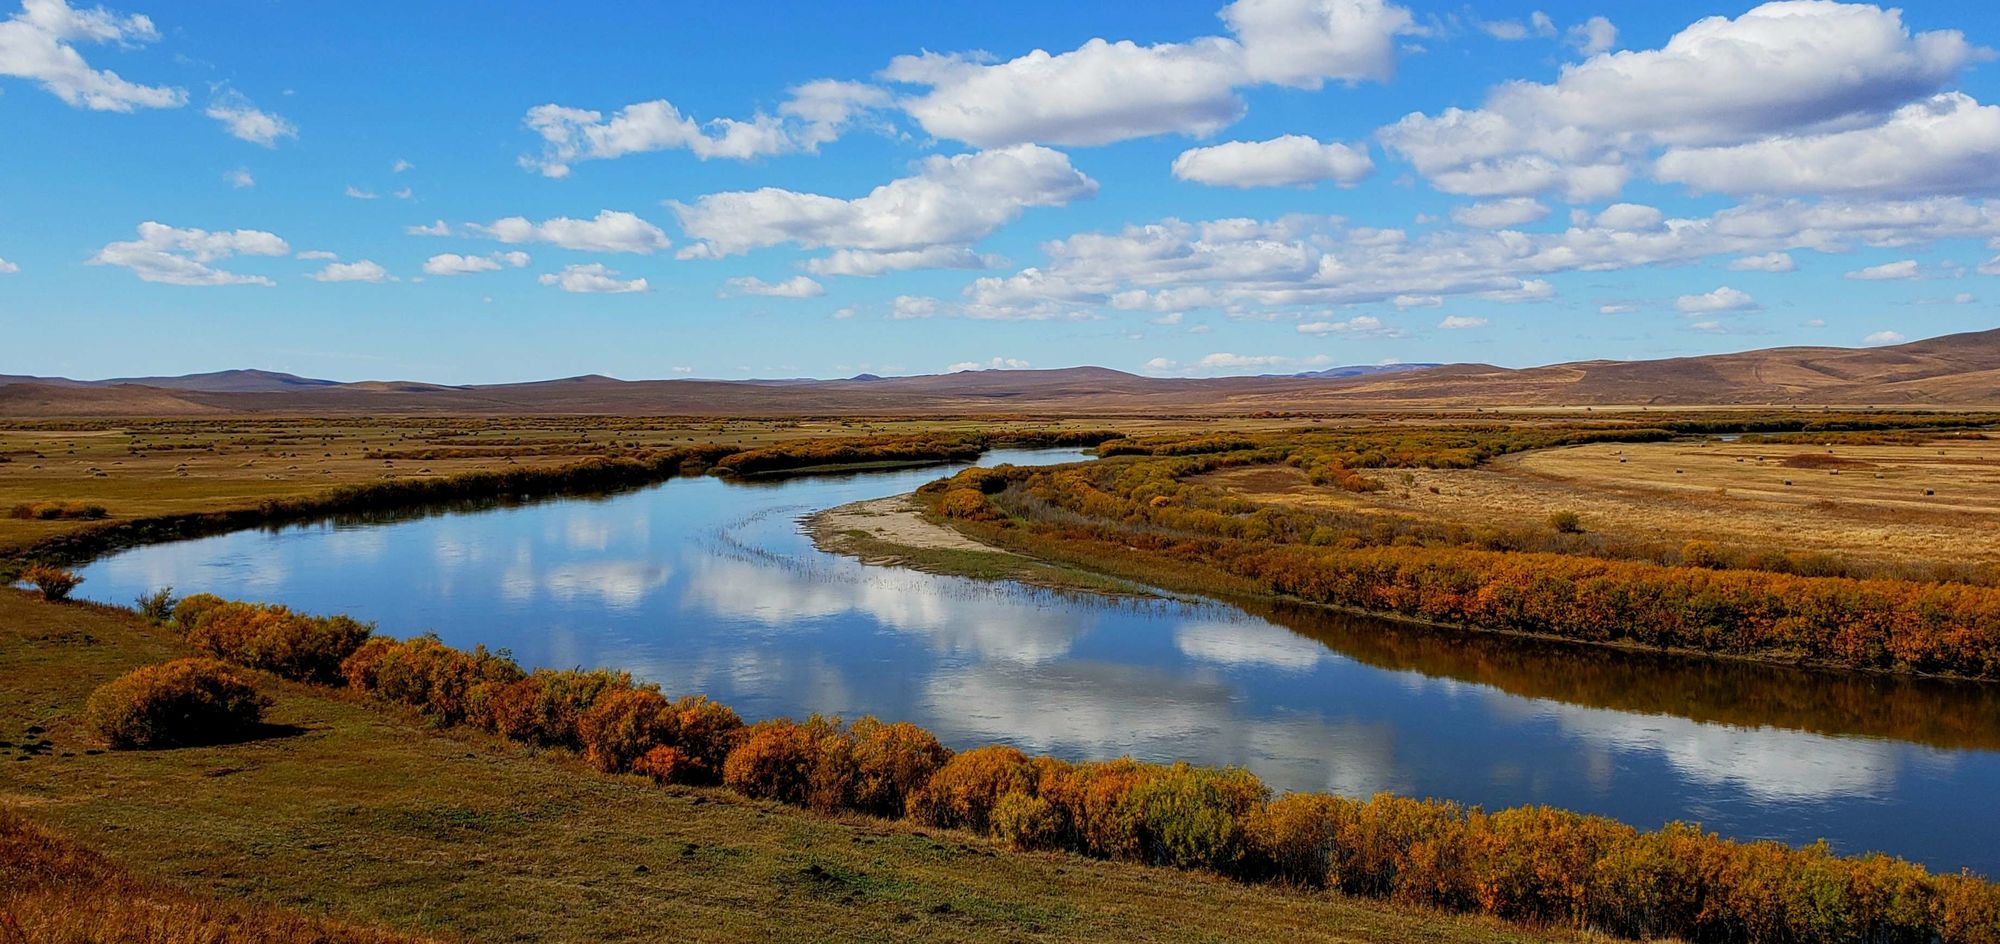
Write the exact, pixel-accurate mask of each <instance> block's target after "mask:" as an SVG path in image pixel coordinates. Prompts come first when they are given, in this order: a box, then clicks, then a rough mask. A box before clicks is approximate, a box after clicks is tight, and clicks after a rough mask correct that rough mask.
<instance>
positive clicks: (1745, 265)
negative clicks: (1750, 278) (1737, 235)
mask: <svg viewBox="0 0 2000 944" xmlns="http://www.w3.org/2000/svg"><path fill="white" fill-rule="evenodd" d="M1797 268H1798V264H1797V263H1795V262H1793V261H1792V257H1791V255H1790V254H1788V253H1782V252H1766V253H1759V254H1757V255H1754V256H1744V257H1742V258H1740V259H1735V260H1732V261H1731V262H1730V263H1729V271H1731V272H1790V271H1793V270H1794V269H1797Z"/></svg>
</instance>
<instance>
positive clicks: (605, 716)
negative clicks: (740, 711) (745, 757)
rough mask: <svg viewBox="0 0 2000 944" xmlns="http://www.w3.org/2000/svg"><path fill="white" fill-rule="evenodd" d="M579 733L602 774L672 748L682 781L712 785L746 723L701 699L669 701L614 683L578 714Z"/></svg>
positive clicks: (647, 688)
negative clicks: (657, 750)
mask: <svg viewBox="0 0 2000 944" xmlns="http://www.w3.org/2000/svg"><path fill="white" fill-rule="evenodd" d="M576 729H577V742H578V746H580V747H581V748H582V750H583V752H584V759H585V760H586V761H588V762H589V763H590V764H591V766H594V767H596V768H597V769H599V770H602V771H605V772H607V773H620V772H623V771H626V770H631V769H635V768H634V765H635V764H636V763H637V762H638V761H639V760H640V759H641V758H643V757H645V756H646V755H647V754H648V753H650V752H651V751H652V750H653V749H654V748H657V747H669V748H673V749H674V750H675V751H676V752H677V753H678V755H679V756H678V759H677V764H678V767H677V771H676V774H675V776H676V777H677V778H679V780H678V782H686V783H714V782H716V781H717V780H718V779H720V777H721V775H722V764H723V759H724V758H726V757H727V756H728V755H729V751H730V750H731V749H732V748H733V747H734V746H735V745H736V741H737V738H738V736H739V735H740V734H741V732H742V730H743V721H742V719H740V718H738V717H737V716H736V712H734V711H732V710H730V709H729V707H728V706H726V705H720V704H717V703H715V702H713V701H710V700H708V699H707V698H706V697H703V696H701V695H690V696H688V697H685V698H681V699H679V700H674V701H670V700H668V699H667V697H666V696H665V695H662V694H660V692H659V690H658V689H656V688H653V687H652V686H650V685H648V686H643V687H636V688H634V687H626V686H619V685H613V686H608V687H607V688H606V689H605V690H604V694H602V695H601V696H600V697H599V698H598V699H597V700H596V701H595V703H594V704H592V705H591V706H590V708H589V709H588V710H587V711H584V712H583V713H582V714H581V715H580V716H579V718H578V720H577V728H576ZM641 772H642V773H643V772H644V771H641Z"/></svg>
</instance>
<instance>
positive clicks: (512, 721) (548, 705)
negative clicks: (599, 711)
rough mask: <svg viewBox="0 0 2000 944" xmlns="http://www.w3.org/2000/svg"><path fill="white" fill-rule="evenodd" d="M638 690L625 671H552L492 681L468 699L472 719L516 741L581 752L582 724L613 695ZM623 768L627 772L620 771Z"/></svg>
mask: <svg viewBox="0 0 2000 944" xmlns="http://www.w3.org/2000/svg"><path fill="white" fill-rule="evenodd" d="M631 687H632V676H631V675H629V674H627V673H624V672H605V671H597V672H577V671H568V672H552V671H549V670H546V669H543V670H540V671H537V672H535V673H534V674H532V675H529V676H527V677H526V678H520V679H514V680H513V681H498V680H495V681H487V682H482V683H480V684H478V685H476V686H474V687H473V689H472V690H471V691H469V692H468V693H467V695H466V700H467V705H466V710H467V713H468V715H469V717H468V719H467V720H469V721H470V722H471V723H473V724H474V725H476V726H478V727H481V728H485V729H486V730H488V731H491V732H493V733H495V734H498V735H500V736H501V737H504V738H507V739H508V740H511V741H523V742H526V743H529V744H535V745H539V746H542V747H567V748H572V749H575V748H579V747H581V746H582V740H581V737H580V735H579V731H578V724H579V721H580V720H581V718H582V717H583V715H584V714H585V713H586V712H588V711H591V710H592V709H593V707H594V706H596V705H597V703H598V700H599V699H600V698H602V697H604V696H605V694H606V693H607V692H611V691H614V690H625V689H630V688H631ZM620 769H622V767H621V768H620Z"/></svg>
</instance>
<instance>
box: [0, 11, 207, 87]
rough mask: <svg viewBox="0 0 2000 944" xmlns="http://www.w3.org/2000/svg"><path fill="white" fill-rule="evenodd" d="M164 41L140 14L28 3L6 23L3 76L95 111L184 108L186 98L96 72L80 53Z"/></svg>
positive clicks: (0, 28) (1, 28) (1, 31)
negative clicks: (83, 46) (86, 48)
mask: <svg viewBox="0 0 2000 944" xmlns="http://www.w3.org/2000/svg"><path fill="white" fill-rule="evenodd" d="M159 38H160V32H159V30H158V29H156V28H154V26H153V21H152V20H151V19H149V18H147V17H145V16H143V15H140V14H131V15H120V14H117V13H113V12H111V11H109V10H106V9H104V8H103V7H96V8H93V9H88V10H79V9H76V8H74V7H72V6H70V5H69V4H68V3H67V2H65V0H23V2H22V4H21V12H19V13H16V14H14V15H13V16H12V17H9V18H7V19H6V20H0V75H5V76H13V77H14V78H18V79H27V80H29V81H32V82H39V83H41V86H42V87H43V88H45V89H47V90H48V91H49V92H50V93H51V94H53V95H55V96H56V97H57V98H60V99H62V100H63V101H65V102H68V103H69V104H71V105H74V106H76V107H79V108H88V109H91V110H93V111H120V112H129V111H132V110H133V109H137V108H178V107H180V106H181V105H184V104H186V103H187V93H186V92H184V91H182V90H180V89H178V88H173V87H171V86H165V85H140V84H138V83H135V82H128V81H126V80H125V79H123V78H120V77H119V76H118V73H116V72H113V71H111V70H109V69H93V68H91V67H90V64H89V63H88V62H85V61H84V58H83V54H82V53H79V52H77V51H76V47H77V45H78V44H80V43H118V44H119V45H123V46H137V45H140V44H143V43H150V42H153V41H154V40H157V39H159Z"/></svg>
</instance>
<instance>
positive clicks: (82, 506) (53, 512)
mask: <svg viewBox="0 0 2000 944" xmlns="http://www.w3.org/2000/svg"><path fill="white" fill-rule="evenodd" d="M7 516H8V517H10V518H20V519H23V520H38V521H57V520H61V519H65V518H81V519H83V520H85V521H96V520H98V519H100V518H109V517H111V512H110V511H108V510H106V509H105V507H104V506H103V505H98V504H87V503H81V502H42V503H40V504H36V503H33V502H22V503H20V504H18V505H15V506H13V507H12V508H9V509H7Z"/></svg>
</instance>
